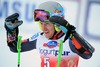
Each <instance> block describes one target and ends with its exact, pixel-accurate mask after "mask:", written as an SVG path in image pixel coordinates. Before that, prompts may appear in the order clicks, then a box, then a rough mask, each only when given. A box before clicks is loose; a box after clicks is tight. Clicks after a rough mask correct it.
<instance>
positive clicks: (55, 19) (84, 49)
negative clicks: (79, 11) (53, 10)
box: [49, 16, 95, 59]
mask: <svg viewBox="0 0 100 67" xmlns="http://www.w3.org/2000/svg"><path fill="white" fill-rule="evenodd" d="M49 21H50V22H51V23H53V24H56V25H58V26H59V28H60V29H61V30H62V31H63V32H64V33H65V34H66V36H65V39H64V42H65V41H66V40H67V39H68V38H69V39H70V43H69V44H70V48H71V50H72V51H73V52H75V53H77V54H78V55H79V56H81V57H82V58H84V59H89V58H90V57H91V56H92V54H93V52H94V50H95V49H94V48H93V47H92V46H91V45H90V44H89V43H88V42H87V41H86V40H85V39H84V38H82V37H81V36H80V35H79V34H78V33H77V32H76V31H75V27H74V26H72V25H70V24H69V23H68V21H66V20H65V19H64V18H62V17H59V16H52V17H51V18H50V19H49Z"/></svg>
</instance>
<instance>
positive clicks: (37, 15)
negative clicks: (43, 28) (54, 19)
mask: <svg viewBox="0 0 100 67" xmlns="http://www.w3.org/2000/svg"><path fill="white" fill-rule="evenodd" d="M49 18H50V13H49V12H48V11H45V10H40V9H36V10H35V11H34V20H35V21H42V22H47V21H49Z"/></svg>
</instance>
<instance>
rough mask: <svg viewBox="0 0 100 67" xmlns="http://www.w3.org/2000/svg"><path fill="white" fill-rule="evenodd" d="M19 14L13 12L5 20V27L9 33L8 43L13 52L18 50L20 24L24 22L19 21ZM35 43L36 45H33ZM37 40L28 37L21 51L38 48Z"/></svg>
mask: <svg viewBox="0 0 100 67" xmlns="http://www.w3.org/2000/svg"><path fill="white" fill-rule="evenodd" d="M17 17H18V14H16V13H15V14H13V15H11V16H9V17H7V18H6V20H5V29H6V33H7V44H8V46H9V48H10V50H11V51H12V52H17V41H18V33H19V29H18V26H20V25H21V24H22V23H23V22H22V21H19V20H18V19H17ZM33 44H34V45H33ZM35 44H36V40H34V41H29V39H26V41H23V42H22V44H21V45H22V46H21V51H22V52H24V51H29V50H32V49H35V48H36V45H35Z"/></svg>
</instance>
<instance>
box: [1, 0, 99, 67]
mask: <svg viewBox="0 0 100 67" xmlns="http://www.w3.org/2000/svg"><path fill="white" fill-rule="evenodd" d="M45 1H48V0H0V67H17V53H12V52H11V51H10V50H9V47H8V46H7V43H6V30H5V28H4V22H5V18H6V17H7V16H9V15H11V14H13V13H15V12H17V13H19V15H20V17H19V19H20V20H23V22H24V23H23V24H22V25H21V26H20V27H19V31H20V32H19V35H21V36H23V39H26V38H29V37H31V36H32V35H33V34H35V33H36V32H38V31H40V29H39V28H38V25H37V23H34V19H33V11H34V9H35V8H36V7H37V6H38V5H39V4H40V3H42V2H45ZM50 1H51V0H50ZM52 1H56V2H59V3H60V4H61V5H62V6H63V7H64V9H65V10H64V11H65V19H66V20H68V21H69V22H70V24H72V25H74V26H75V27H76V30H77V32H78V33H79V34H81V35H82V36H83V37H84V38H85V39H86V40H87V41H88V42H89V43H90V44H91V45H92V46H93V47H94V48H95V52H94V55H93V56H92V58H90V59H88V60H85V59H83V58H80V60H79V67H100V58H99V57H100V52H99V51H100V45H99V44H100V26H99V25H100V0H52ZM47 6H48V5H47ZM20 67H40V58H39V53H38V51H37V50H32V51H27V52H24V53H21V66H20Z"/></svg>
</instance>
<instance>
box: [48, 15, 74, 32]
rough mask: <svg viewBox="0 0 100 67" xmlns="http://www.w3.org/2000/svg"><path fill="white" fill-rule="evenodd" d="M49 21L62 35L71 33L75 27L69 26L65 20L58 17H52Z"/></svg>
mask: <svg viewBox="0 0 100 67" xmlns="http://www.w3.org/2000/svg"><path fill="white" fill-rule="evenodd" d="M49 21H50V22H51V23H53V24H56V25H57V26H58V27H59V28H60V29H61V30H62V31H63V32H64V33H69V34H70V33H71V32H73V31H74V30H75V27H74V26H72V25H70V24H69V23H68V21H67V20H65V19H64V18H62V17H59V16H52V17H51V18H50V19H49Z"/></svg>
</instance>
